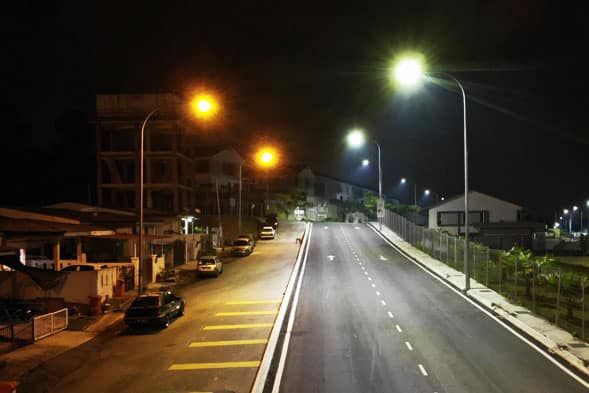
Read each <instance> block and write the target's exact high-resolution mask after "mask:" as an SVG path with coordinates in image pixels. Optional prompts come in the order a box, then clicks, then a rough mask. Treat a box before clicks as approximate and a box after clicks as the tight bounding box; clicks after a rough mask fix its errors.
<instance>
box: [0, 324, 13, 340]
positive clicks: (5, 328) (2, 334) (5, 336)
mask: <svg viewBox="0 0 589 393" xmlns="http://www.w3.org/2000/svg"><path fill="white" fill-rule="evenodd" d="M13 339H14V326H13V325H0V340H7V341H12V340H13Z"/></svg>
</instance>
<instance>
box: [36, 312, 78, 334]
mask: <svg viewBox="0 0 589 393" xmlns="http://www.w3.org/2000/svg"><path fill="white" fill-rule="evenodd" d="M68 323H69V315H68V310H67V308H62V309H61V310H58V311H55V312H51V313H48V314H44V315H39V316H36V317H35V318H33V340H34V341H37V340H40V339H42V338H45V337H48V336H51V335H52V334H55V333H57V332H61V331H62V330H65V329H67V327H68Z"/></svg>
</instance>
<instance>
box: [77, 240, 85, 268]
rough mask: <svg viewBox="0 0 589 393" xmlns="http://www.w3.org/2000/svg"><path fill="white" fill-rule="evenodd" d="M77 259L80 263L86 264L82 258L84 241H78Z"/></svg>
mask: <svg viewBox="0 0 589 393" xmlns="http://www.w3.org/2000/svg"><path fill="white" fill-rule="evenodd" d="M76 259H77V261H78V263H84V262H86V261H84V260H83V259H84V258H83V256H82V240H78V241H76Z"/></svg>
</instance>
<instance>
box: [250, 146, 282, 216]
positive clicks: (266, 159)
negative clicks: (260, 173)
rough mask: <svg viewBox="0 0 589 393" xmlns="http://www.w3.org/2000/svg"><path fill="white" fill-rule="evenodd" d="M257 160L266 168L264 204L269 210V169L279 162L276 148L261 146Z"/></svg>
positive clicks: (257, 153)
mask: <svg viewBox="0 0 589 393" xmlns="http://www.w3.org/2000/svg"><path fill="white" fill-rule="evenodd" d="M255 161H256V163H257V164H258V166H259V167H260V168H263V169H265V170H266V198H265V199H266V200H265V203H264V206H265V207H266V210H268V209H269V208H270V206H269V205H268V169H270V168H273V167H275V166H276V164H277V162H278V154H277V152H276V149H274V148H273V147H270V146H265V147H262V148H260V149H259V150H258V151H257V152H256V155H255Z"/></svg>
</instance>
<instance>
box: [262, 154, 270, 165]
mask: <svg viewBox="0 0 589 393" xmlns="http://www.w3.org/2000/svg"><path fill="white" fill-rule="evenodd" d="M261 159H262V162H265V163H269V162H270V161H272V153H270V152H265V153H263V154H262V157H261Z"/></svg>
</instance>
